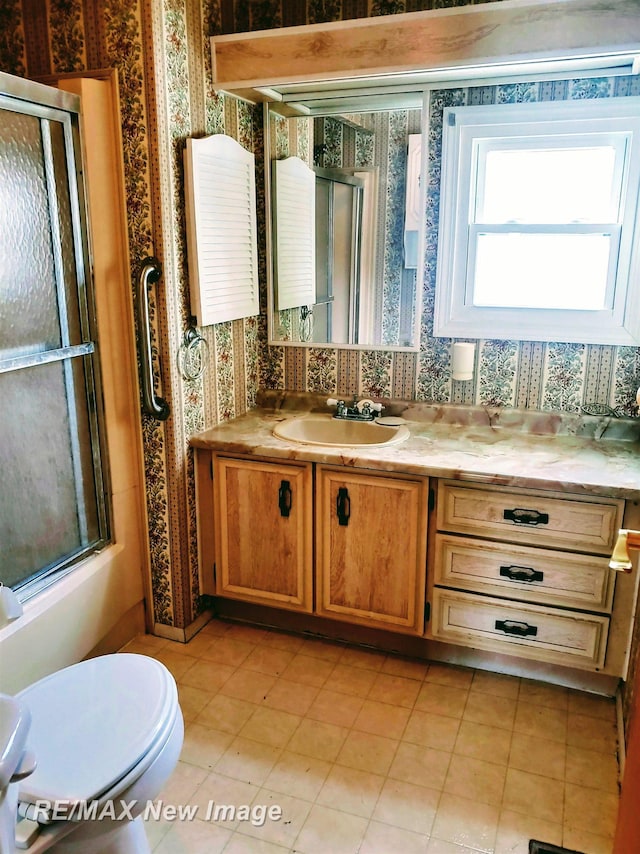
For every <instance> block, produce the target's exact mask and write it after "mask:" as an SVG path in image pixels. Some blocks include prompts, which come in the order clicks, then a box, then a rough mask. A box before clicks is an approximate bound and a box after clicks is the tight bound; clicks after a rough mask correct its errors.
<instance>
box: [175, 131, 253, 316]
mask: <svg viewBox="0 0 640 854" xmlns="http://www.w3.org/2000/svg"><path fill="white" fill-rule="evenodd" d="M184 164H185V196H186V211H187V247H188V252H189V281H190V288H191V313H192V314H193V315H194V316H195V317H196V319H197V323H198V326H209V325H211V324H212V323H222V322H224V321H227V320H236V319H238V318H240V317H251V316H252V315H254V314H258V313H259V311H260V308H259V295H258V250H257V237H256V192H255V162H254V156H253V154H251V153H250V152H248V151H246V150H245V149H244V148H243V147H242V146H241V145H240V144H239V143H238V142H236V140H235V139H232V137H230V136H225V135H224V134H215V135H213V136H208V137H205V138H204V139H188V140H187V147H186V149H185V152H184Z"/></svg>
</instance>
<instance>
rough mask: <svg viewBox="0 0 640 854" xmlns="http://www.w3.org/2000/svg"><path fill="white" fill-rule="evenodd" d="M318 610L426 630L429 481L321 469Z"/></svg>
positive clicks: (371, 623) (410, 630) (388, 625)
mask: <svg viewBox="0 0 640 854" xmlns="http://www.w3.org/2000/svg"><path fill="white" fill-rule="evenodd" d="M317 488H318V495H317V502H316V530H317V568H318V577H317V585H318V588H317V589H318V601H317V612H318V613H319V614H322V615H324V616H328V617H333V618H335V619H340V620H345V621H348V622H351V623H360V624H362V625H367V626H372V627H376V628H385V629H393V630H394V631H405V632H408V633H415V634H421V633H422V630H423V623H424V588H425V576H426V541H427V501H428V481H427V480H426V479H424V478H405V477H402V478H398V477H389V476H385V475H370V474H354V473H353V471H349V470H347V469H331V468H328V467H326V468H325V467H318V470H317Z"/></svg>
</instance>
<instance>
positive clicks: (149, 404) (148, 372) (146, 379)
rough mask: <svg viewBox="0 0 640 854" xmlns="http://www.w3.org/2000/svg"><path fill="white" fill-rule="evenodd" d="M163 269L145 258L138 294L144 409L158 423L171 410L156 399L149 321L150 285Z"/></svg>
mask: <svg viewBox="0 0 640 854" xmlns="http://www.w3.org/2000/svg"><path fill="white" fill-rule="evenodd" d="M161 275H162V267H161V265H160V262H159V261H158V259H157V258H145V259H144V261H142V263H141V265H140V276H139V278H138V286H137V293H136V307H137V314H138V332H139V335H140V347H141V351H142V352H141V354H140V369H141V377H142V408H143V410H144V411H145V412H146V413H147V415H151V416H152V417H153V418H157V419H158V421H166V420H167V418H168V417H169V415H170V414H171V408H170V407H169V404H168V403H167V401H166V400H163V399H162V398H161V397H156V393H155V390H154V387H153V352H152V349H151V321H150V319H149V285H153V284H155V283H156V282H158V281H159V280H160V276H161Z"/></svg>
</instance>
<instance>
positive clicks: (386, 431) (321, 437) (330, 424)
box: [273, 414, 409, 448]
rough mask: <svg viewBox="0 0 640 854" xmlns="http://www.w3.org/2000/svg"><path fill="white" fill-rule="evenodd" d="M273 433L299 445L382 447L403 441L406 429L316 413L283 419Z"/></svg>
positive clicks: (404, 427) (407, 431) (399, 426)
mask: <svg viewBox="0 0 640 854" xmlns="http://www.w3.org/2000/svg"><path fill="white" fill-rule="evenodd" d="M273 435H274V436H277V437H278V439H286V440H287V441H289V442H299V443H301V444H303V445H324V446H325V447H327V446H328V447H347V448H358V447H367V448H382V447H384V446H385V445H396V444H397V443H398V442H404V440H405V439H407V438H408V437H409V430H408V428H407V427H406V426H405V425H404V424H400V425H396V424H394V425H392V426H387V425H386V424H385V425H383V424H377V423H376V422H375V421H346V420H342V419H339V418H334V417H333V416H332V415H321V414H318V415H305V416H303V417H298V418H290V419H289V420H288V421H283V422H282V423H280V424H278V425H277V426H276V427H274V428H273Z"/></svg>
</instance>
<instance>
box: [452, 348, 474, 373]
mask: <svg viewBox="0 0 640 854" xmlns="http://www.w3.org/2000/svg"><path fill="white" fill-rule="evenodd" d="M475 359H476V345H475V344H472V343H468V342H466V341H456V342H455V344H454V345H453V357H452V360H451V367H452V370H453V378H454V380H461V381H463V382H464V381H465V380H472V379H473V365H474V362H475Z"/></svg>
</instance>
